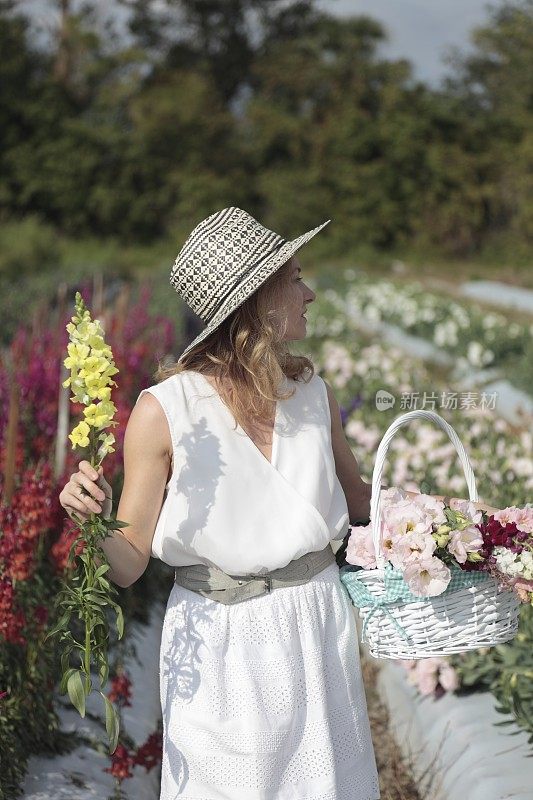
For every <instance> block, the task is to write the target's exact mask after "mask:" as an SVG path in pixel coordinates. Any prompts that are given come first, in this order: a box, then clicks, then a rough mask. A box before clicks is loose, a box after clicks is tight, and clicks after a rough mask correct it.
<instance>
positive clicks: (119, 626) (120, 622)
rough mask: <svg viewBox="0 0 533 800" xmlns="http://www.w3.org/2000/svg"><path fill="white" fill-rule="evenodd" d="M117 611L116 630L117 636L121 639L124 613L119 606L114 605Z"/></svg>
mask: <svg viewBox="0 0 533 800" xmlns="http://www.w3.org/2000/svg"><path fill="white" fill-rule="evenodd" d="M115 608H116V612H117V631H118V638H119V639H122V637H123V636H124V615H123V613H122V609H121V607H120V606H115Z"/></svg>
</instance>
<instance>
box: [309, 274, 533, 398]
mask: <svg viewBox="0 0 533 800" xmlns="http://www.w3.org/2000/svg"><path fill="white" fill-rule="evenodd" d="M337 284H338V285H337V286H336V287H335V288H331V287H329V288H325V291H324V293H323V301H324V302H323V315H324V317H325V320H326V327H327V326H328V324H331V320H332V317H333V318H334V317H338V318H339V320H344V323H343V325H344V324H346V325H348V326H349V327H350V328H351V329H352V330H357V329H358V326H359V324H360V322H361V321H362V320H365V321H366V322H368V323H370V324H377V323H379V322H381V321H386V322H387V324H389V325H396V326H398V327H399V328H401V329H402V330H404V331H405V332H406V333H409V334H411V335H415V336H418V337H420V338H421V339H423V340H425V341H427V342H430V343H431V344H433V345H434V346H435V347H436V348H439V350H442V351H444V352H446V353H448V354H450V355H451V356H453V357H454V363H455V366H456V368H457V370H458V372H462V373H467V374H468V371H472V370H474V369H476V370H481V369H488V368H491V369H495V370H497V371H498V372H500V373H501V374H502V376H505V377H507V378H509V380H510V381H511V383H514V384H516V385H517V387H519V388H523V389H524V390H525V391H528V392H529V393H530V394H531V393H532V392H533V388H532V387H533V382H532V381H531V380H530V378H531V363H530V362H531V357H532V355H533V351H532V341H533V324H532V323H531V322H530V321H528V319H527V317H526V315H522V316H523V319H522V320H521V321H517V320H516V316H517V315H516V313H508V314H504V313H502V312H501V311H498V312H496V311H493V310H486V309H484V308H483V307H482V306H481V305H480V304H479V303H476V302H472V301H470V302H469V301H466V300H465V301H462V302H458V301H457V300H455V299H453V298H452V297H450V296H447V295H445V294H444V293H442V294H435V293H433V292H430V291H427V290H426V289H425V288H424V286H423V284H422V283H419V282H416V281H415V282H411V283H401V282H399V281H397V280H396V281H393V280H390V279H387V280H383V279H382V280H376V281H373V280H371V279H370V278H369V277H368V276H367V275H365V274H364V273H362V272H360V271H358V270H345V271H344V273H342V274H341V275H339V276H337ZM328 306H329V309H328ZM519 316H520V315H519ZM328 320H329V323H328Z"/></svg>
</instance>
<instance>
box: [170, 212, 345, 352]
mask: <svg viewBox="0 0 533 800" xmlns="http://www.w3.org/2000/svg"><path fill="white" fill-rule="evenodd" d="M329 222H331V220H329V219H328V220H326V221H325V222H323V223H322V224H321V225H318V226H317V227H316V228H312V229H311V230H309V231H307V232H306V233H303V234H302V235H301V236H298V237H297V238H296V239H291V240H289V241H287V240H286V239H283V238H282V237H281V236H279V235H278V234H277V233H275V232H274V231H271V230H269V229H268V228H265V227H264V226H263V225H261V224H260V223H259V222H258V221H257V220H256V219H254V217H252V216H251V215H250V214H248V212H246V211H243V210H242V209H240V208H236V207H235V206H231V207H230V208H225V209H223V210H222V211H220V212H217V213H216V214H212V215H211V216H209V217H207V219H205V220H203V221H202V222H201V223H199V225H197V226H196V228H195V229H194V230H193V231H192V232H191V234H190V235H189V237H188V238H187V241H186V242H185V244H184V245H183V247H182V249H181V251H180V253H179V255H178V257H177V258H176V261H175V263H174V266H173V268H172V271H171V274H170V283H171V284H172V286H174V288H175V289H176V291H177V292H178V294H179V295H180V296H181V297H182V298H183V300H185V302H186V303H187V305H188V306H189V307H190V308H191V309H192V311H193V312H194V313H195V314H197V315H198V316H199V317H200V318H201V319H203V321H204V322H205V323H206V327H205V328H204V330H203V331H202V332H201V333H200V334H199V335H198V336H197V337H196V338H195V339H193V341H192V342H191V343H190V344H189V345H188V346H187V347H186V348H185V350H184V351H183V352H182V353H181V355H180V356H179V357H178V362H179V361H181V360H182V359H183V358H184V356H185V355H186V354H187V353H188V352H189V351H190V350H192V349H193V348H194V347H196V345H198V344H200V342H202V341H203V340H204V339H206V338H207V337H208V336H209V335H210V334H211V333H213V331H215V330H216V329H217V328H218V327H219V325H221V323H222V322H224V320H225V319H227V317H229V315H230V314H231V313H232V312H233V311H235V309H236V308H238V307H239V306H240V305H241V304H242V303H244V301H245V300H246V299H247V298H248V297H250V295H252V294H253V293H254V292H255V291H256V290H257V289H258V288H259V287H260V286H261V285H262V284H263V283H265V281H266V280H267V278H269V277H270V276H271V275H272V274H273V273H274V272H275V271H276V270H277V269H279V267H281V266H282V265H283V264H285V263H286V262H287V261H288V260H289V259H290V258H291V256H292V255H293V254H294V253H295V252H296V251H297V250H298V249H299V248H300V247H302V245H304V244H306V242H308V241H309V240H310V239H312V238H313V236H316V234H317V233H318V232H319V231H321V230H322V228H324V227H325V226H326V225H327V224H328V223H329Z"/></svg>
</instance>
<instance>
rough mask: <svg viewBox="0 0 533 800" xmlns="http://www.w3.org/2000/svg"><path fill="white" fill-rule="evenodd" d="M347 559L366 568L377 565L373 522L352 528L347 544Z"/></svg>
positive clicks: (350, 562)
mask: <svg viewBox="0 0 533 800" xmlns="http://www.w3.org/2000/svg"><path fill="white" fill-rule="evenodd" d="M346 561H347V562H348V563H349V564H356V565H357V566H360V567H364V568H365V569H375V568H376V567H377V562H376V553H375V550H374V543H373V541H372V523H371V522H370V523H369V524H368V525H365V526H364V527H362V528H352V532H351V534H350V536H349V537H348V543H347V546H346Z"/></svg>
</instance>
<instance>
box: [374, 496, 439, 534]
mask: <svg viewBox="0 0 533 800" xmlns="http://www.w3.org/2000/svg"><path fill="white" fill-rule="evenodd" d="M382 519H383V523H384V525H386V526H387V528H388V529H389V531H390V532H391V534H406V533H412V532H413V533H431V531H432V523H433V520H432V518H431V517H430V516H429V514H427V513H426V512H425V511H424V510H423V509H422V508H421V507H420V506H419V505H417V503H413V501H412V500H411V499H410V498H407V499H406V500H402V501H400V502H399V503H395V504H394V505H393V506H389V507H387V508H384V509H383V513H382Z"/></svg>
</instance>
